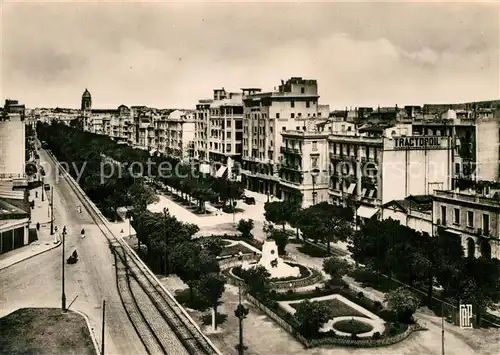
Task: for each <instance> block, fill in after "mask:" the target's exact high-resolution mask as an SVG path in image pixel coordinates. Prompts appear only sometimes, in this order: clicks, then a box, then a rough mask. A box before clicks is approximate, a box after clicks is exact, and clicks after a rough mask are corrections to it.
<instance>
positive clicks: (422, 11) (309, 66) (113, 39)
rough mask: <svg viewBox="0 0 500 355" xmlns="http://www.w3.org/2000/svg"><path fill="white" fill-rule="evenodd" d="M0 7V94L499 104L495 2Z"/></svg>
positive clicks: (50, 102)
mask: <svg viewBox="0 0 500 355" xmlns="http://www.w3.org/2000/svg"><path fill="white" fill-rule="evenodd" d="M0 7H1V17H0V18H1V30H0V31H1V32H0V39H1V49H2V53H1V63H2V66H1V68H2V69H1V73H0V74H1V77H0V79H1V80H0V82H1V86H0V97H1V98H2V101H3V100H5V98H11V99H18V100H20V101H21V102H22V103H24V104H26V106H27V107H71V108H78V107H79V106H80V100H81V95H82V93H83V91H84V90H85V88H88V90H89V91H90V92H91V94H92V102H93V107H94V108H116V107H118V106H119V105H120V104H125V105H130V106H131V105H146V106H151V107H157V108H193V109H194V108H195V105H196V102H197V101H198V100H199V99H204V98H210V97H211V96H212V90H213V89H215V88H221V87H224V88H225V89H226V90H230V91H240V88H243V87H260V88H262V89H263V90H264V91H272V90H273V89H274V87H276V86H278V85H279V84H280V81H281V80H282V79H285V80H286V79H287V78H290V77H293V76H300V77H303V78H307V79H316V80H317V81H318V89H319V94H320V103H323V104H329V105H330V106H331V108H332V109H333V108H336V109H342V108H345V107H355V106H373V107H376V106H378V105H380V106H394V105H395V104H398V105H410V104H416V105H419V104H424V103H455V102H465V101H475V100H476V101H477V100H490V99H498V98H500V78H499V73H500V71H499V70H500V69H499V66H500V54H499V47H500V5H499V4H498V3H453V2H440V3H433V2H418V3H408V2H404V3H402V2H399V3H395V2H391V3H373V2H372V3H360V2H354V3H347V2H339V3H337V2H335V3H320V2H317V3H310V2H277V1H275V2H269V3H264V2H250V3H242V2H234V3H206V2H205V3H203V2H198V3H186V2H184V3H146V2H142V3H123V2H122V3H112V2H109V1H108V2H106V3H91V2H89V1H85V2H72V3H62V2H59V3H50V2H45V3H35V2H34V1H30V2H24V3H19V2H17V3H12V2H9V1H7V2H4V3H3V4H1V3H0Z"/></svg>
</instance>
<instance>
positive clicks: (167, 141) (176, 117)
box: [157, 110, 195, 161]
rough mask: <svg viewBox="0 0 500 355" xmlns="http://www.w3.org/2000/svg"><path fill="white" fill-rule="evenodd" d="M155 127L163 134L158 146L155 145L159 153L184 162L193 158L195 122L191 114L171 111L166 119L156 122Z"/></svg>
mask: <svg viewBox="0 0 500 355" xmlns="http://www.w3.org/2000/svg"><path fill="white" fill-rule="evenodd" d="M157 127H158V129H159V130H160V132H163V134H161V133H160V140H159V142H160V144H159V145H157V149H158V151H159V152H161V153H165V154H166V155H168V156H172V157H175V158H177V159H179V160H184V161H186V160H189V159H191V158H193V156H194V142H195V121H194V114H193V113H192V112H187V111H181V110H175V111H172V112H171V113H170V114H169V115H168V116H167V117H162V119H161V120H158V121H157ZM161 142H163V144H162V143H161Z"/></svg>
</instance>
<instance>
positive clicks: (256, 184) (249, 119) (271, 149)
mask: <svg viewBox="0 0 500 355" xmlns="http://www.w3.org/2000/svg"><path fill="white" fill-rule="evenodd" d="M318 99H319V95H318V84H317V82H316V80H307V79H302V78H300V77H294V78H290V79H289V80H287V81H286V82H284V81H282V83H281V85H280V86H279V87H278V89H277V90H274V91H273V92H261V90H260V89H244V90H243V103H244V119H243V155H242V169H243V170H242V176H243V181H244V184H245V187H246V188H247V189H249V190H252V191H257V192H261V193H267V194H268V195H275V196H277V197H281V189H280V175H279V159H280V156H281V152H280V148H281V146H282V145H283V137H282V136H281V133H282V132H285V131H290V130H296V131H306V130H307V128H308V126H310V125H311V124H314V122H316V121H317V120H318V119H319V118H324V119H327V118H328V115H329V107H328V106H327V105H318Z"/></svg>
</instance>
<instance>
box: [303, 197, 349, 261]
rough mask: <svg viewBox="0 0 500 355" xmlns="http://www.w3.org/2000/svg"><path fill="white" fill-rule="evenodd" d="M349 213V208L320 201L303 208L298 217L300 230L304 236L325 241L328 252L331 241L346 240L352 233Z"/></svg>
mask: <svg viewBox="0 0 500 355" xmlns="http://www.w3.org/2000/svg"><path fill="white" fill-rule="evenodd" d="M351 214H352V210H351V209H350V208H343V207H338V206H334V205H331V204H329V203H327V202H321V203H319V204H317V205H314V206H310V207H308V208H306V209H305V210H303V212H302V217H301V218H300V230H301V231H302V233H303V235H304V238H310V239H313V240H315V241H318V240H321V241H323V242H325V243H326V244H327V251H328V252H330V243H331V242H338V241H346V240H347V238H348V237H349V236H350V235H351V234H352V227H351V223H350V222H349V216H350V215H351Z"/></svg>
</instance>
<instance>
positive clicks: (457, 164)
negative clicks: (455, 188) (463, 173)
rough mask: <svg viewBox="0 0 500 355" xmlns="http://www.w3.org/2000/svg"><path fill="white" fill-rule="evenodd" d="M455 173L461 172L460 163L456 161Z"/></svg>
mask: <svg viewBox="0 0 500 355" xmlns="http://www.w3.org/2000/svg"><path fill="white" fill-rule="evenodd" d="M455 174H457V175H458V174H460V163H455Z"/></svg>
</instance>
